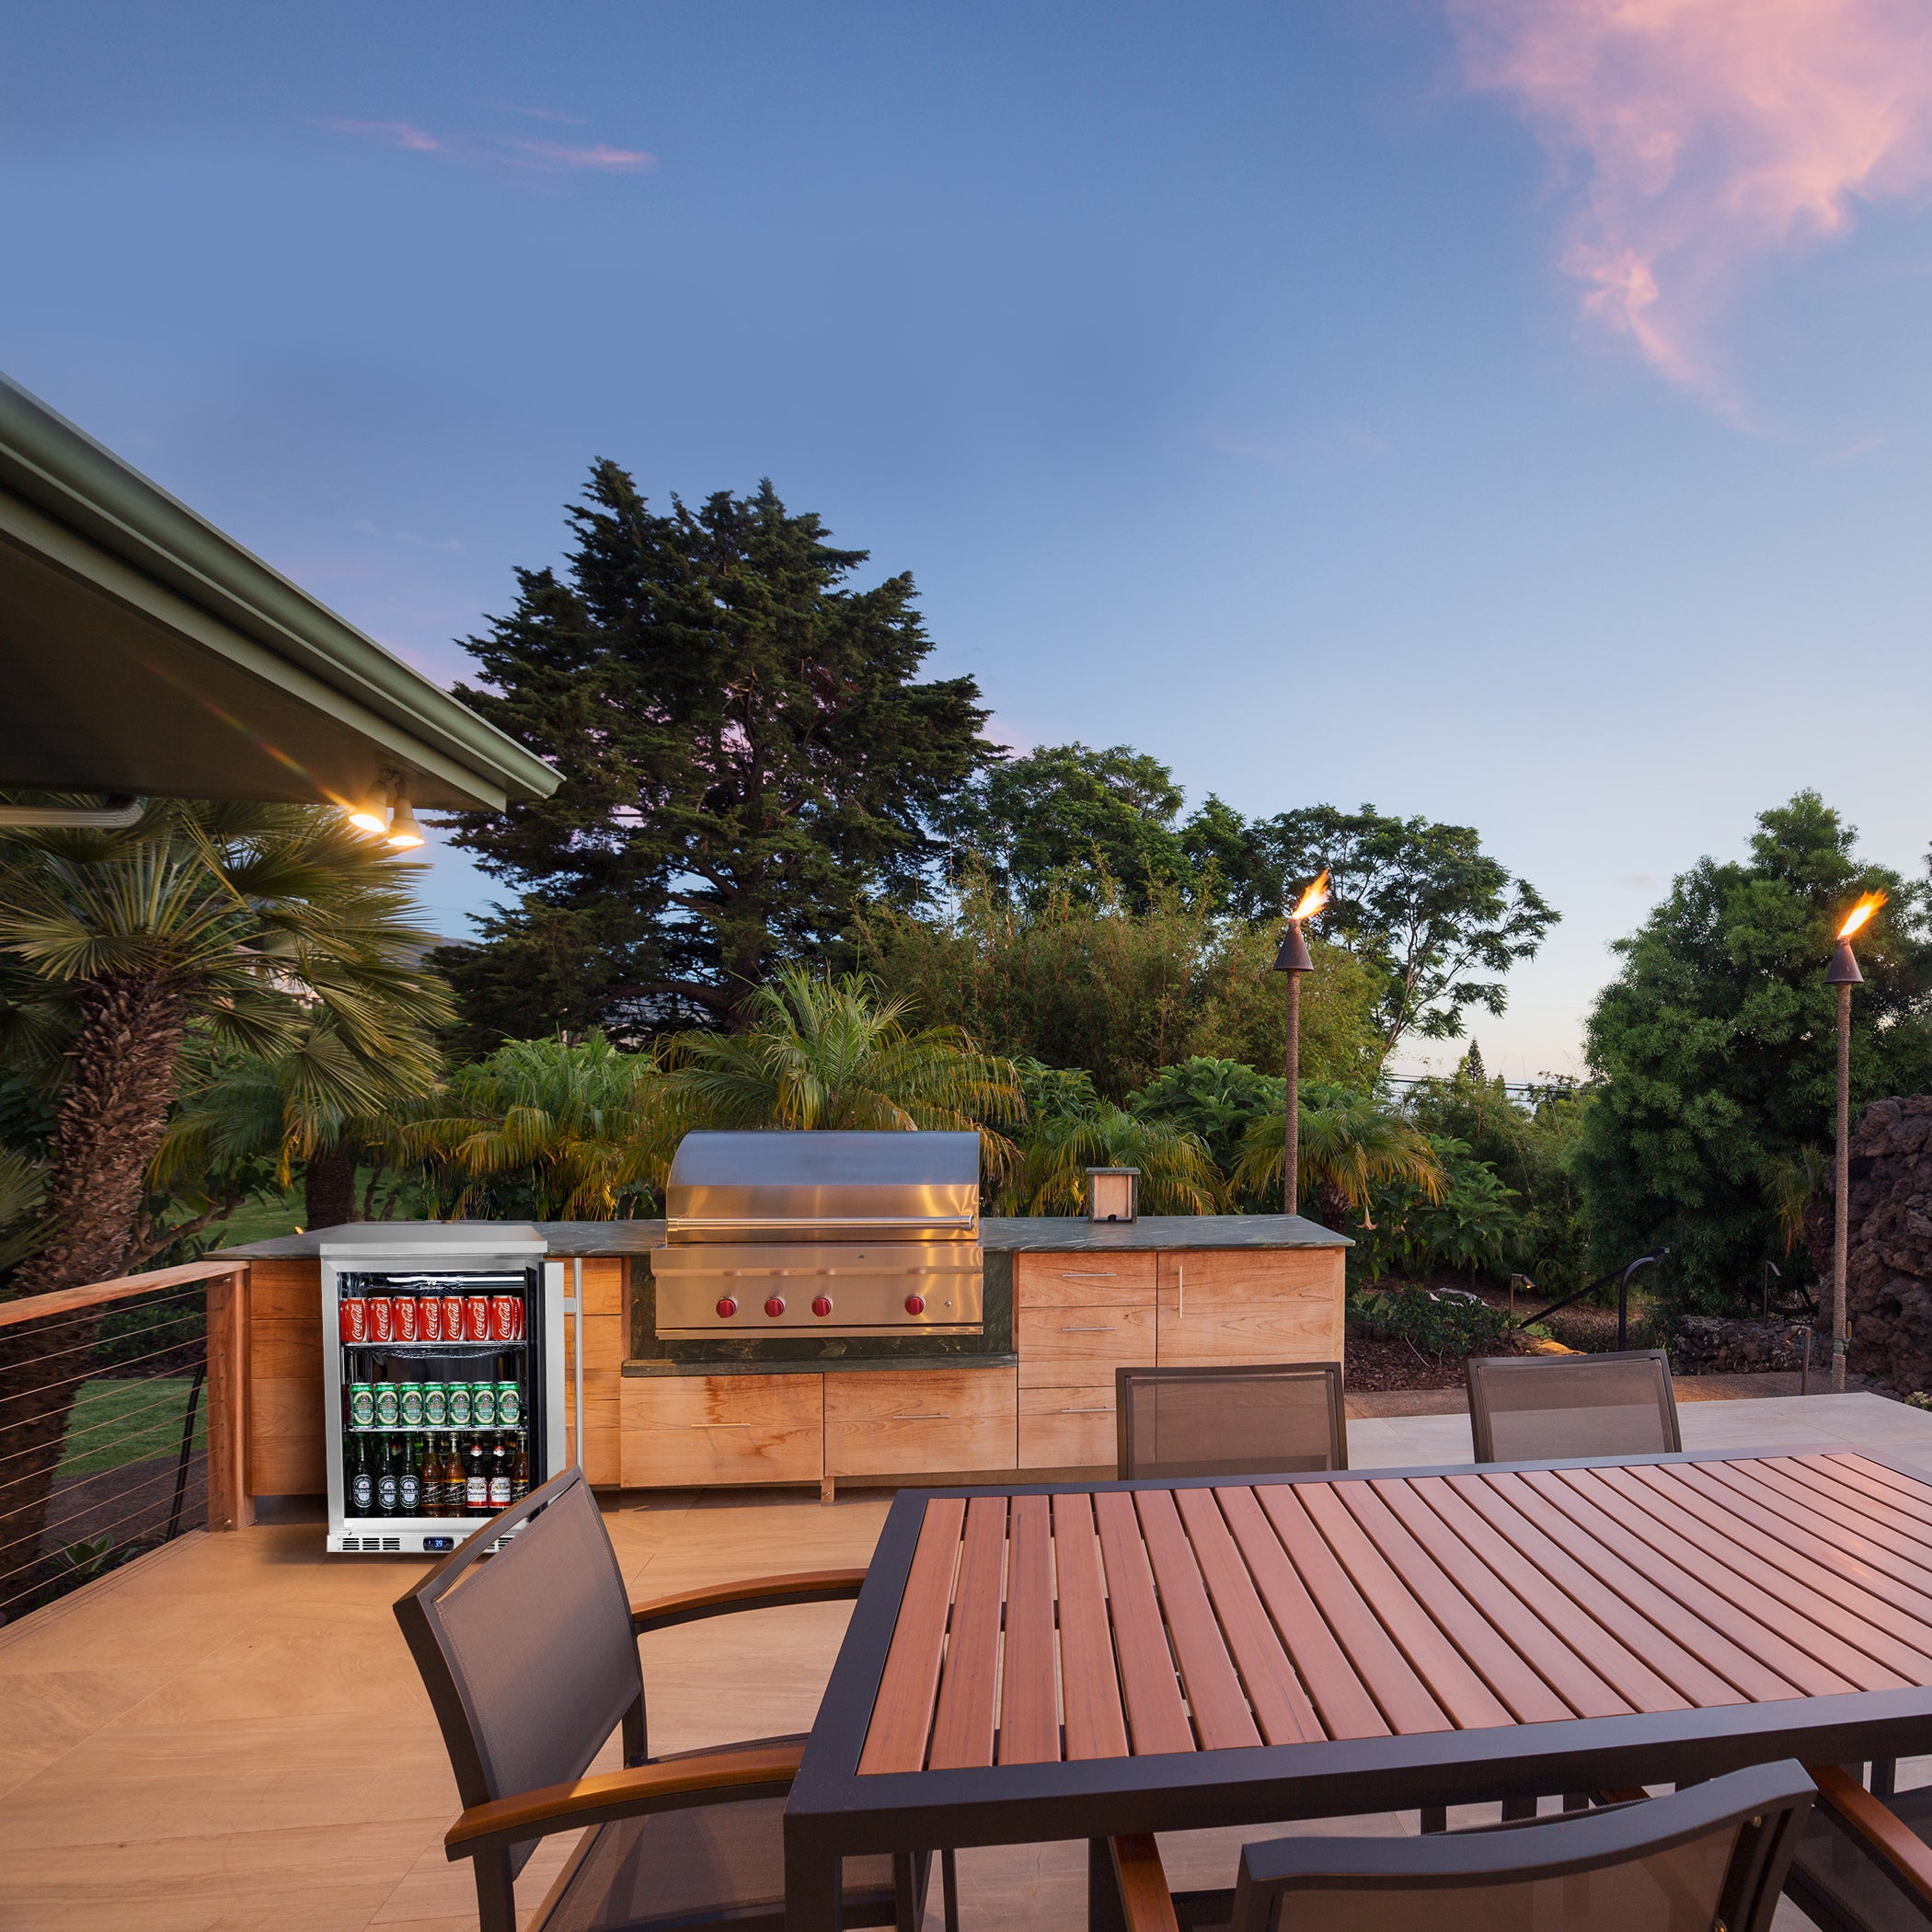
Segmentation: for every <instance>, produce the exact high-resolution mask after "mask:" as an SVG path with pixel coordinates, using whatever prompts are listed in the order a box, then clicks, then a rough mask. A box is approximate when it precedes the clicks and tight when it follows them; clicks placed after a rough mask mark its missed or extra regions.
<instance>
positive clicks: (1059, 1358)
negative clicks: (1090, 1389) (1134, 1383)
mask: <svg viewBox="0 0 1932 1932" xmlns="http://www.w3.org/2000/svg"><path fill="white" fill-rule="evenodd" d="M1013 1338H1014V1345H1015V1347H1016V1348H1017V1349H1018V1351H1019V1386H1020V1387H1022V1388H1064V1387H1067V1386H1071V1385H1075V1384H1081V1383H1095V1382H1103V1381H1104V1382H1106V1383H1107V1384H1108V1385H1109V1386H1112V1383H1113V1372H1114V1370H1115V1369H1117V1368H1145V1367H1151V1366H1152V1365H1153V1362H1154V1346H1155V1342H1154V1309H1153V1307H1152V1305H1149V1306H1146V1307H1144V1308H1103V1307H1087V1308H1075V1307H1066V1308H1022V1309H1020V1310H1019V1312H1018V1314H1017V1315H1016V1316H1015V1317H1014V1321H1013Z"/></svg>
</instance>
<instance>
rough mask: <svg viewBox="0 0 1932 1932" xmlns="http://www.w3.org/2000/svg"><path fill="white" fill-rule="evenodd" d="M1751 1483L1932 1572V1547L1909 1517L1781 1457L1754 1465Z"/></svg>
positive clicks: (1914, 1566)
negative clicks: (1914, 1527)
mask: <svg viewBox="0 0 1932 1932" xmlns="http://www.w3.org/2000/svg"><path fill="white" fill-rule="evenodd" d="M1749 1474H1750V1480H1751V1481H1752V1482H1754V1483H1755V1484H1757V1485H1758V1486H1759V1487H1760V1488H1762V1489H1767V1490H1769V1491H1770V1492H1771V1493H1772V1494H1773V1495H1775V1496H1777V1498H1778V1500H1779V1501H1780V1502H1781V1503H1782V1504H1785V1505H1787V1506H1788V1507H1789V1508H1791V1509H1793V1510H1796V1511H1799V1512H1802V1513H1803V1514H1804V1515H1805V1516H1807V1517H1808V1518H1810V1520H1811V1521H1812V1522H1814V1523H1818V1522H1823V1523H1829V1524H1833V1525H1834V1528H1836V1529H1838V1530H1844V1531H1846V1532H1848V1533H1850V1534H1851V1535H1857V1536H1863V1537H1866V1538H1868V1539H1869V1541H1871V1542H1872V1543H1875V1544H1876V1545H1878V1546H1879V1547H1880V1548H1882V1549H1886V1550H1889V1551H1891V1552H1892V1554H1893V1555H1894V1556H1896V1557H1897V1558H1899V1560H1900V1561H1901V1562H1902V1563H1903V1564H1905V1565H1907V1566H1908V1567H1909V1568H1910V1569H1911V1570H1914V1571H1915V1572H1918V1571H1923V1570H1926V1569H1927V1568H1932V1544H1928V1543H1926V1542H1924V1541H1922V1540H1921V1539H1920V1538H1919V1537H1918V1536H1917V1535H1914V1534H1913V1524H1911V1521H1910V1519H1909V1518H1906V1517H1901V1516H1894V1515H1892V1514H1891V1512H1888V1511H1887V1510H1886V1509H1885V1508H1884V1506H1883V1505H1882V1504H1880V1503H1876V1502H1873V1501H1871V1499H1870V1498H1869V1497H1867V1496H1862V1495H1860V1494H1859V1493H1858V1491H1857V1490H1856V1489H1846V1487H1845V1486H1844V1485H1843V1484H1834V1483H1832V1482H1830V1481H1829V1480H1826V1479H1824V1478H1821V1477H1819V1476H1818V1474H1817V1472H1816V1471H1815V1470H1810V1469H1805V1468H1802V1467H1800V1466H1799V1465H1798V1464H1796V1463H1791V1462H1788V1460H1786V1459H1784V1458H1781V1457H1775V1456H1773V1457H1767V1458H1765V1460H1764V1461H1762V1462H1754V1463H1753V1464H1752V1465H1751V1467H1750V1472H1749Z"/></svg>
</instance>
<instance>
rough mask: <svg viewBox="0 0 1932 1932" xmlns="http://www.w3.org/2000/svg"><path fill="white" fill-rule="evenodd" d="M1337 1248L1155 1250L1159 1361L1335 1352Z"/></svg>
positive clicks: (1310, 1358) (1305, 1357) (1313, 1358)
mask: <svg viewBox="0 0 1932 1932" xmlns="http://www.w3.org/2000/svg"><path fill="white" fill-rule="evenodd" d="M1341 1321H1342V1251H1341V1250H1340V1248H1246V1249H1241V1248H1216V1249H1210V1250H1199V1249H1197V1250H1196V1251H1195V1252H1193V1253H1191V1254H1189V1253H1182V1254H1167V1255H1163V1256H1162V1257H1161V1269H1160V1306H1159V1318H1158V1323H1157V1327H1158V1330H1159V1347H1158V1350H1157V1352H1156V1360H1157V1361H1158V1362H1159V1363H1160V1364H1161V1365H1162V1366H1163V1367H1164V1368H1165V1367H1196V1366H1205V1365H1210V1364H1213V1363H1237V1362H1340V1360H1341Z"/></svg>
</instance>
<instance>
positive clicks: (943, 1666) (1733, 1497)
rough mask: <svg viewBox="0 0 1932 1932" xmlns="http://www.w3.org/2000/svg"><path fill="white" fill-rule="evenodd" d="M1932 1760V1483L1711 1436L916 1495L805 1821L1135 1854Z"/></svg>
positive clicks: (812, 1914) (811, 1874) (829, 1835)
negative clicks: (1208, 1833) (1416, 1464)
mask: <svg viewBox="0 0 1932 1932" xmlns="http://www.w3.org/2000/svg"><path fill="white" fill-rule="evenodd" d="M1927 1749H1932V1477H1928V1476H1926V1475H1923V1474H1920V1473H1919V1472H1917V1471H1915V1470H1914V1469H1912V1468H1911V1467H1909V1466H1905V1465H1903V1464H1899V1463H1894V1462H1892V1461H1890V1460H1889V1459H1885V1458H1881V1457H1879V1456H1875V1455H1870V1454H1864V1453H1860V1454H1840V1453H1832V1452H1825V1451H1821V1452H1819V1453H1817V1454H1811V1455H1807V1454H1802V1453H1796V1454H1794V1453H1778V1454H1762V1455H1749V1454H1745V1455H1739V1454H1735V1453H1722V1454H1709V1453H1705V1454H1691V1455H1650V1456H1628V1457H1617V1458H1612V1459H1604V1458H1590V1459H1587V1460H1574V1461H1566V1462H1543V1463H1517V1464H1486V1465H1481V1466H1472V1467H1469V1468H1465V1469H1446V1470H1445V1469H1441V1468H1432V1469H1426V1470H1382V1471H1328V1472H1323V1473H1321V1474H1317V1475H1306V1476H1283V1477H1269V1478H1250V1479H1242V1478H1226V1477H1213V1478H1193V1479H1189V1480H1184V1481H1159V1482H1132V1483H1098V1484H1096V1483H1087V1484H1046V1485H1038V1486H1029V1487H1024V1488H1019V1487H1016V1488H1014V1489H1006V1490H999V1489H992V1490H989V1489H971V1490H905V1491H902V1492H901V1493H900V1495H899V1496H898V1498H897V1499H896V1500H895V1501H894V1502H893V1505H892V1508H891V1512H890V1514H889V1515H888V1517H887V1520H886V1525H885V1529H884V1532H883V1534H882V1535H881V1536H880V1542H879V1547H878V1550H877V1553H876V1555H875V1556H874V1558H873V1561H872V1564H871V1567H870V1570H869V1571H868V1576H867V1580H866V1584H865V1588H864V1591H863V1593H861V1595H860V1597H859V1599H858V1602H857V1606H856V1607H855V1609H854V1612H853V1616H852V1621H851V1624H850V1626H849V1627H848V1628H847V1631H846V1634H845V1641H844V1644H843V1646H842V1648H841V1650H840V1652H839V1656H838V1661H837V1663H836V1664H835V1666H834V1671H833V1674H832V1678H831V1681H830V1684H829V1685H828V1686H827V1689H826V1693H825V1697H824V1700H823V1703H822V1706H821V1708H820V1711H819V1716H818V1719H817V1721H816V1723H815V1724H814V1725H813V1727H812V1731H811V1739H810V1742H808V1744H807V1746H806V1749H805V1754H804V1759H803V1762H802V1764H801V1765H800V1767H799V1775H798V1777H797V1780H796V1782H795V1783H794V1785H793V1787H792V1792H791V1797H790V1799H789V1800H788V1805H787V1809H786V1817H785V1857H786V1924H787V1926H788V1932H832V1928H834V1927H835V1926H837V1925H838V1923H839V1904H838V1901H839V1877H840V1864H839V1861H840V1860H841V1859H842V1858H844V1857H852V1856H856V1855H859V1854H863V1853H871V1852H891V1851H909V1852H917V1851H929V1850H937V1849H941V1848H949V1847H958V1846H979V1845H1002V1844H1026V1843H1037V1842H1041V1841H1048V1840H1057V1839H1080V1838H1085V1839H1087V1841H1088V1842H1089V1845H1090V1846H1091V1847H1092V1856H1091V1857H1090V1860H1089V1915H1090V1917H1091V1919H1092V1921H1093V1923H1095V1924H1096V1925H1104V1924H1111V1923H1112V1922H1113V1917H1112V1913H1111V1910H1110V1897H1111V1894H1110V1883H1111V1881H1110V1879H1108V1880H1106V1882H1105V1883H1101V1882H1096V1880H1098V1879H1101V1878H1103V1877H1104V1876H1105V1874H1106V1869H1107V1868H1106V1840H1107V1839H1108V1838H1109V1837H1110V1836H1113V1835H1116V1834H1123V1833H1131V1832H1150V1831H1186V1830H1191V1829H1196V1828H1200V1827H1205V1826H1221V1825H1233V1824H1270V1823H1282V1822H1286V1821H1289V1820H1294V1819H1309V1818H1333V1817H1340V1816H1345V1815H1349V1814H1352V1813H1359V1812H1364V1811H1390V1810H1414V1809H1417V1808H1420V1807H1425V1806H1440V1805H1448V1804H1457V1803H1464V1802H1470V1801H1477V1800H1493V1799H1511V1798H1517V1799H1522V1798H1534V1797H1537V1796H1543V1795H1547V1794H1551V1793H1557V1792H1565V1791H1578V1790H1593V1789H1597V1788H1604V1787H1616V1786H1632V1785H1639V1784H1657V1783H1683V1782H1688V1781H1691V1780H1695V1779H1700V1778H1705V1777H1714V1776H1716V1775H1717V1774H1719V1773H1720V1772H1724V1771H1730V1770H1734V1769H1736V1768H1738V1767H1740V1766H1742V1765H1750V1764H1756V1763H1763V1762H1765V1761H1768V1760H1775V1759H1779V1758H1788V1757H1796V1758H1799V1759H1800V1760H1802V1761H1804V1762H1806V1763H1811V1764H1817V1763H1830V1764H1846V1763H1857V1762H1862V1761H1864V1760H1868V1759H1879V1758H1887V1757H1895V1756H1905V1755H1910V1754H1915V1753H1917V1752H1921V1751H1925V1750H1927Z"/></svg>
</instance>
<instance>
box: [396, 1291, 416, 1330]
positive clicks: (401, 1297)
mask: <svg viewBox="0 0 1932 1932" xmlns="http://www.w3.org/2000/svg"><path fill="white" fill-rule="evenodd" d="M417 1307H418V1303H417V1299H416V1297H415V1296H414V1295H413V1294H398V1295H397V1297H396V1316H395V1321H396V1339H397V1341H414V1340H416V1328H417V1322H416V1314H417Z"/></svg>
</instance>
